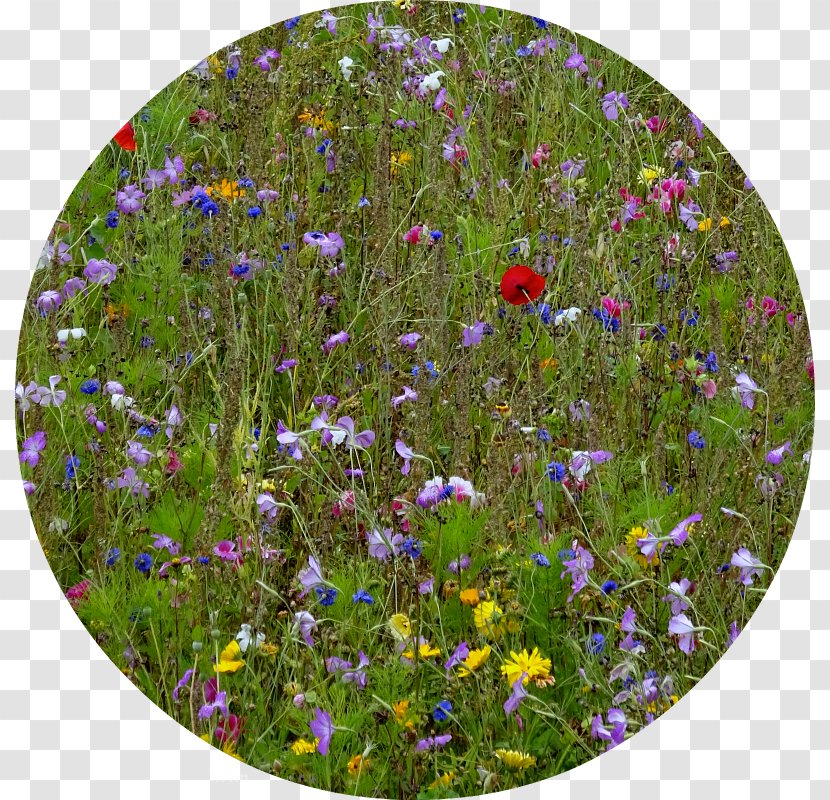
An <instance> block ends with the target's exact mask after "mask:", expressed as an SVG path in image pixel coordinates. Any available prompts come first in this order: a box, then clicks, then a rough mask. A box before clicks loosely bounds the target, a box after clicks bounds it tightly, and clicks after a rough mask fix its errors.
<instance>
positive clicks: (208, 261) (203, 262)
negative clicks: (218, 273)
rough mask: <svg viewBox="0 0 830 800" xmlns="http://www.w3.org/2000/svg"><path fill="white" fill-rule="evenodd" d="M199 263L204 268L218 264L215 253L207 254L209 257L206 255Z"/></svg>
mask: <svg viewBox="0 0 830 800" xmlns="http://www.w3.org/2000/svg"><path fill="white" fill-rule="evenodd" d="M199 263H201V265H202V266H203V267H212V266H213V265H214V264H215V263H216V257H215V256H214V255H213V253H207V255H205V257H204V258H203V259H202V260H201V262H199Z"/></svg>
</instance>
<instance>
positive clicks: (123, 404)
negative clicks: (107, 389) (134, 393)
mask: <svg viewBox="0 0 830 800" xmlns="http://www.w3.org/2000/svg"><path fill="white" fill-rule="evenodd" d="M110 402H111V403H112V407H113V408H116V409H122V408H129V407H130V406H131V405H132V404H133V403H134V402H135V400H133V398H132V397H129V396H128V395H126V394H114V395H111V396H110Z"/></svg>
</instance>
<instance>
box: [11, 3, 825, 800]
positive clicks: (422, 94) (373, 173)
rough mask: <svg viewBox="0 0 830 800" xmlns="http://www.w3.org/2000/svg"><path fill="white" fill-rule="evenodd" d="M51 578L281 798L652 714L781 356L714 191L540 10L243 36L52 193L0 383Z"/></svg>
mask: <svg viewBox="0 0 830 800" xmlns="http://www.w3.org/2000/svg"><path fill="white" fill-rule="evenodd" d="M16 383H17V389H16V409H17V435H18V442H19V447H20V462H21V472H22V479H23V486H24V488H25V491H26V494H27V495H28V499H29V505H30V509H31V514H32V518H33V520H34V523H35V527H36V529H37V532H38V536H39V538H40V541H41V543H42V545H43V549H44V552H45V553H46V556H47V558H48V560H49V563H50V565H51V568H52V569H53V571H54V573H55V576H56V578H57V580H58V582H59V584H60V586H61V589H62V591H64V592H65V593H66V597H67V598H68V600H69V602H70V603H71V604H72V606H73V608H74V609H75V611H76V613H77V614H78V616H79V617H80V619H81V621H82V622H83V624H84V625H85V626H86V628H87V629H88V630H89V632H90V634H91V635H92V636H93V637H94V638H95V641H96V642H97V643H98V644H99V645H100V646H101V647H102V648H103V650H104V651H105V652H106V653H107V654H108V656H109V657H110V658H111V659H112V660H113V661H114V662H115V663H116V664H117V665H118V667H119V668H120V669H121V670H122V671H123V673H124V674H125V675H126V676H127V677H128V678H129V680H130V681H132V682H133V683H134V685H135V686H136V687H137V688H138V689H139V690H140V691H141V692H143V693H144V694H145V695H147V697H149V698H150V699H151V700H152V701H153V702H154V703H156V704H157V705H158V706H159V707H160V708H162V709H163V710H164V711H165V712H166V713H167V714H169V715H170V716H171V717H173V719H175V720H176V721H178V722H179V723H180V724H181V725H182V726H184V727H185V728H187V729H189V730H190V731H192V732H193V733H194V734H195V735H196V736H199V737H202V738H203V739H205V740H206V741H208V742H210V743H211V744H212V745H214V746H215V747H217V748H220V749H221V750H222V751H224V752H225V753H227V754H229V755H231V756H234V757H235V758H238V759H241V760H243V761H245V762H247V763H248V764H251V765H253V766H254V767H257V768H259V769H261V770H265V771H266V772H269V773H271V774H273V775H277V776H280V777H281V778H284V779H287V780H289V781H294V782H297V783H301V784H306V785H309V786H314V787H318V788H320V789H323V790H328V791H336V792H341V793H346V794H359V795H364V796H375V797H387V798H430V797H456V796H467V795H477V794H482V793H486V792H491V791H496V790H505V789H509V788H511V787H515V786H519V785H523V784H527V783H531V782H534V781H538V780H541V779H543V778H546V777H549V776H552V775H556V774H558V773H561V772H563V771H566V770H568V769H571V768H573V767H575V766H577V765H579V764H581V763H583V762H585V761H587V760H589V759H592V758H594V757H595V756H598V755H600V754H601V753H603V752H604V751H606V750H608V749H609V748H613V747H615V746H617V745H619V744H620V743H622V742H624V741H625V740H626V739H628V738H630V737H632V736H635V735H636V734H637V732H638V731H640V730H642V729H643V728H644V727H646V726H648V725H650V724H652V723H653V722H654V721H655V720H656V719H657V718H658V717H659V716H660V715H661V714H663V713H665V712H667V711H669V709H671V707H672V706H673V705H674V704H675V703H677V702H678V699H679V698H681V697H683V695H684V694H685V693H686V692H688V691H690V690H691V689H693V688H694V686H695V683H696V682H697V681H698V680H700V679H701V678H702V677H703V676H704V675H705V674H706V673H707V672H708V671H709V670H710V669H711V668H712V667H713V666H714V664H715V663H716V662H717V661H718V659H719V658H720V657H721V655H722V654H723V653H724V652H725V651H726V650H727V648H728V647H729V646H730V645H731V644H732V643H733V642H734V640H735V639H736V637H738V636H739V635H740V632H741V630H742V629H743V628H744V627H745V626H746V624H747V623H748V622H749V620H750V618H751V616H752V613H753V612H754V610H755V609H756V608H757V606H758V604H759V602H760V601H761V599H762V598H763V596H764V592H765V591H766V589H767V588H768V587H769V585H770V582H771V581H772V579H773V576H774V573H775V570H776V569H777V568H778V566H779V565H780V563H781V560H782V558H783V556H784V553H785V551H786V549H787V545H788V543H789V541H790V538H791V536H792V534H793V530H794V527H795V523H796V519H797V517H798V513H799V509H800V505H801V500H802V496H803V493H804V489H805V486H806V482H807V476H808V468H809V459H810V446H811V439H812V431H813V418H814V402H813V400H814V387H813V361H812V357H811V351H810V335H809V330H808V326H807V319H806V315H805V309H804V303H803V301H802V297H801V294H800V292H799V287H798V282H797V280H796V275H795V273H794V271H793V269H792V267H791V264H790V261H789V259H788V257H787V253H786V250H785V248H784V245H783V243H782V241H781V237H780V236H779V234H778V232H777V230H776V227H775V225H774V223H773V221H772V219H771V218H770V215H769V214H768V212H767V211H766V209H765V208H764V205H763V203H762V201H761V199H760V198H759V197H758V195H757V193H756V192H755V191H754V189H753V186H752V184H751V183H750V181H749V180H748V179H747V178H746V176H745V175H744V174H743V173H742V172H741V170H740V168H739V167H738V166H737V164H736V163H735V161H734V160H733V159H732V157H731V156H730V155H729V153H728V152H727V151H725V150H724V148H723V146H722V145H721V144H720V143H719V142H718V141H717V140H716V139H715V138H714V137H713V136H712V134H711V133H710V132H709V131H707V130H706V129H705V128H704V126H703V125H702V124H701V121H700V120H699V119H698V118H697V117H696V116H695V115H694V114H693V113H689V111H688V109H686V108H685V107H684V106H683V105H681V104H680V103H679V102H678V100H677V99H676V98H675V97H673V96H672V95H671V94H670V93H669V92H668V91H667V90H666V89H664V88H663V87H661V86H660V85H658V84H656V83H655V82H654V81H653V80H651V79H649V78H648V77H647V76H646V75H645V74H644V73H642V72H640V71H639V70H638V69H636V68H635V67H634V66H633V65H632V64H630V63H629V62H628V61H626V60H624V59H623V58H621V57H619V56H616V55H614V54H613V53H611V52H608V51H607V50H605V49H603V48H602V47H600V46H598V45H597V44H595V43H594V42H591V41H589V40H586V39H583V38H581V37H579V36H576V35H575V34H573V33H572V32H570V31H568V30H564V29H562V28H558V27H556V26H554V25H553V24H551V23H548V22H546V21H545V20H542V19H536V18H532V17H528V16H523V15H519V14H514V13H509V12H505V11H500V10H497V9H493V8H487V7H484V6H479V5H478V4H475V5H458V4H455V3H445V2H412V0H398V1H397V2H387V3H365V4H361V5H353V6H347V7H342V8H337V9H335V10H334V11H325V12H323V13H322V14H320V13H317V14H314V15H308V16H304V17H297V18H295V19H291V20H288V21H287V22H284V23H280V24H277V25H274V26H273V27H271V28H268V29H265V30H262V31H259V32H257V33H255V34H252V35H250V36H248V37H246V38H245V39H243V40H242V41H240V42H237V43H235V44H233V45H231V46H229V47H227V48H226V49H224V50H221V51H219V52H217V53H215V54H214V55H211V56H209V57H208V58H207V59H205V60H204V61H202V62H201V63H199V64H198V65H196V66H195V67H194V68H193V69H191V70H190V71H189V72H188V73H187V74H185V75H183V76H182V77H181V78H180V79H178V80H176V81H174V82H173V83H172V84H170V85H169V86H168V87H167V88H166V89H164V90H163V91H162V92H161V93H160V94H159V95H158V96H157V97H156V98H154V99H153V100H152V101H151V102H150V103H149V104H148V105H147V107H145V108H143V109H141V110H140V111H139V113H138V114H137V115H136V116H135V117H134V118H133V119H132V121H131V122H129V123H127V124H126V125H125V126H124V127H123V128H122V129H121V130H120V131H119V132H118V133H117V135H116V136H115V137H114V139H113V141H112V142H111V143H109V144H108V145H107V146H106V147H105V148H104V150H103V152H102V153H101V154H100V156H99V157H98V158H97V159H96V161H95V163H94V164H93V165H92V166H91V167H90V169H89V171H88V172H87V174H86V175H85V176H84V178H83V179H82V180H81V182H80V183H79V185H78V187H77V189H76V190H75V191H74V193H73V194H72V196H71V198H70V199H69V200H68V202H67V203H66V206H65V208H63V210H62V211H61V214H60V217H59V219H58V220H57V222H56V223H55V226H54V229H53V231H52V233H51V235H50V237H49V241H48V244H47V246H46V248H45V250H44V251H43V255H42V257H41V259H40V262H39V264H38V269H37V271H36V272H35V273H34V279H33V284H32V288H31V293H30V296H29V301H28V303H27V306H26V310H25V314H24V318H23V323H22V333H21V338H20V347H19V355H18V361H17V376H16Z"/></svg>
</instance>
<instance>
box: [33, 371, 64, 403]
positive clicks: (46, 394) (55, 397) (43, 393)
mask: <svg viewBox="0 0 830 800" xmlns="http://www.w3.org/2000/svg"><path fill="white" fill-rule="evenodd" d="M60 382H61V376H60V375H50V376H49V386H48V387H46V386H38V388H37V394H38V400H37V404H38V405H40V406H51V405H54V406H55V407H56V408H57V407H58V406H60V405H61V404H62V403H63V402H64V400H66V392H65V391H64V390H63V389H56V388H55V387H56V386H57V385H58V384H59V383H60ZM32 399H34V397H33V398H32Z"/></svg>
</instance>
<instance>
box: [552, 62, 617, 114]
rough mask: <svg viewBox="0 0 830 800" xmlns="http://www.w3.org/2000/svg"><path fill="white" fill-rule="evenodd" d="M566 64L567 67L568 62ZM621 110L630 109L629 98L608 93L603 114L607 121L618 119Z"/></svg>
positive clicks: (603, 102) (603, 101)
mask: <svg viewBox="0 0 830 800" xmlns="http://www.w3.org/2000/svg"><path fill="white" fill-rule="evenodd" d="M568 60H570V59H568ZM565 64H566V66H567V61H566V62H565ZM621 108H623V109H625V108H628V98H627V97H626V96H625V94H623V93H622V92H619V93H617V92H608V94H606V95H605V96H604V97H603V98H602V113H603V114H605V119H608V120H615V119H618V118H619V109H621Z"/></svg>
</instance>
